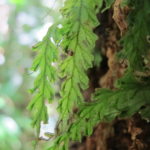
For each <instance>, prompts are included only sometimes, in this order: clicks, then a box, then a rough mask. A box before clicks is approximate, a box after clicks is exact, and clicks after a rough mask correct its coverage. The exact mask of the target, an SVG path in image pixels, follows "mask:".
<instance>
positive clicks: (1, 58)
mask: <svg viewBox="0 0 150 150" xmlns="http://www.w3.org/2000/svg"><path fill="white" fill-rule="evenodd" d="M4 63H5V57H4V55H3V54H0V65H3V64H4Z"/></svg>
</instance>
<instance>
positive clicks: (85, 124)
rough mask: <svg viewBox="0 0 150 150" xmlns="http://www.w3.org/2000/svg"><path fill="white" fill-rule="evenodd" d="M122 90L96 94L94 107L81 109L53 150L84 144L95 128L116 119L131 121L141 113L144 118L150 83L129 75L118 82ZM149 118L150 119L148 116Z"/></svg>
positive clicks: (82, 106) (85, 105) (99, 91)
mask: <svg viewBox="0 0 150 150" xmlns="http://www.w3.org/2000/svg"><path fill="white" fill-rule="evenodd" d="M118 87H119V89H117V90H114V91H112V90H109V89H99V90H97V91H96V93H95V95H94V97H93V99H94V101H93V102H91V103H85V104H83V105H81V106H80V111H79V113H78V115H77V116H76V118H75V121H74V122H73V123H72V124H71V125H70V126H69V128H68V129H66V131H65V132H63V133H62V134H61V135H60V136H59V137H58V138H57V139H56V140H55V142H54V145H53V146H52V147H51V148H50V149H49V150H68V149H65V148H64V149H63V148H62V147H63V146H64V147H65V146H66V141H67V140H68V139H69V140H70V141H81V139H82V137H83V136H89V135H91V134H92V132H93V128H94V127H95V126H96V125H97V124H98V123H99V122H102V121H112V120H114V119H115V118H116V117H123V118H124V117H130V116H132V115H133V114H135V113H137V112H142V113H141V114H142V115H143V114H144V113H145V114H144V117H145V116H146V115H148V114H149V113H147V114H146V112H147V111H148V110H147V109H144V111H143V109H142V107H144V106H150V92H149V91H150V81H148V82H144V81H143V82H141V81H138V79H136V78H134V77H133V75H131V74H127V75H126V76H125V77H123V78H122V79H120V80H119V82H118ZM148 117H150V116H149V115H148Z"/></svg>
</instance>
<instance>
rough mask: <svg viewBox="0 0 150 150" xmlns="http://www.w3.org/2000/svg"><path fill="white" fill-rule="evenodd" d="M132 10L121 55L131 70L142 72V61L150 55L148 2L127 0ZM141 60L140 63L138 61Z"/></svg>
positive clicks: (149, 13) (143, 67) (149, 4)
mask: <svg viewBox="0 0 150 150" xmlns="http://www.w3.org/2000/svg"><path fill="white" fill-rule="evenodd" d="M128 5H129V7H130V8H131V9H132V10H131V12H130V14H129V17H128V22H129V30H128V32H127V34H126V35H125V37H123V40H122V42H123V52H121V53H123V55H124V56H125V57H126V58H127V59H128V61H129V65H130V67H131V69H132V70H140V71H144V69H145V65H144V59H145V58H146V56H147V55H149V53H150V43H149V42H148V40H147V37H148V36H149V35H150V19H149V15H150V11H149V8H150V1H141V0H136V1H134V0H129V1H128ZM140 60H141V61H140Z"/></svg>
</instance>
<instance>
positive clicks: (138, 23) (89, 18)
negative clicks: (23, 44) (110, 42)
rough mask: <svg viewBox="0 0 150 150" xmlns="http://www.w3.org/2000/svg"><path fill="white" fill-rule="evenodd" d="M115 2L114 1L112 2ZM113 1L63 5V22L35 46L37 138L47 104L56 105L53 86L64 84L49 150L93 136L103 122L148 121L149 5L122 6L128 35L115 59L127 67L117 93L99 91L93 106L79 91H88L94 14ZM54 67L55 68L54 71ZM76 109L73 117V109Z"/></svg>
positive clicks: (131, 2)
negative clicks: (137, 118) (138, 116)
mask: <svg viewBox="0 0 150 150" xmlns="http://www.w3.org/2000/svg"><path fill="white" fill-rule="evenodd" d="M116 1H117V0H116ZM114 2H115V0H76V1H75V0H66V1H65V3H64V7H63V8H62V9H61V14H62V20H60V22H59V23H56V24H54V25H53V26H51V27H50V28H49V30H48V33H47V35H46V36H45V37H44V38H43V40H42V41H41V42H39V43H38V44H37V45H35V46H34V48H33V49H34V50H37V53H38V55H37V57H36V58H35V60H34V62H33V66H32V70H33V71H38V72H39V73H38V76H37V78H36V80H35V83H34V88H33V89H32V90H31V91H32V93H33V95H34V97H33V99H32V101H31V102H30V104H29V106H28V108H29V109H30V110H31V112H32V117H33V126H34V127H36V129H37V131H38V133H39V130H40V123H41V121H44V122H47V119H48V115H47V109H46V106H45V101H46V100H48V101H49V103H51V102H52V101H54V100H55V99H54V95H55V91H54V90H53V89H54V88H53V85H54V84H55V82H56V81H58V80H59V79H61V80H62V83H61V89H60V99H59V100H58V112H59V114H60V116H59V122H60V123H59V125H58V128H59V131H58V132H57V133H56V135H55V136H54V137H53V139H54V140H52V141H51V146H50V147H49V150H68V147H69V143H70V141H81V139H82V137H83V136H89V135H91V134H92V131H93V128H94V127H95V126H96V125H97V124H98V123H99V122H102V121H112V120H114V119H115V118H116V117H130V116H132V115H133V114H135V113H140V114H141V116H142V117H143V118H145V119H149V118H150V113H149V111H148V110H149V108H150V92H149V91H150V78H149V73H150V70H149V69H150V67H149V63H150V61H149V59H150V52H149V50H150V42H149V36H150V20H149V15H150V10H149V7H150V1H148V0H145V1H141V0H126V1H124V3H123V4H122V5H123V6H124V5H125V6H128V7H130V11H129V14H128V16H127V22H128V29H127V31H126V33H125V34H123V36H122V39H121V42H120V44H121V46H122V50H121V51H120V52H119V53H118V57H119V58H118V59H124V60H126V62H127V65H128V67H127V69H126V71H125V73H124V76H123V77H122V78H121V79H118V80H117V81H116V84H115V89H113V90H110V89H103V88H100V89H97V90H96V92H95V93H93V98H92V99H93V101H92V102H85V101H84V97H83V94H82V93H83V91H84V90H85V89H87V88H88V86H89V79H88V75H87V71H88V69H89V68H92V67H93V62H94V53H95V52H94V46H95V41H96V39H97V36H96V34H94V33H93V29H94V28H95V27H96V26H97V25H98V24H99V22H98V20H97V17H96V14H97V13H98V12H99V11H100V12H101V13H103V12H104V11H107V10H108V9H110V8H111V7H112V5H113V3H114ZM60 25H61V27H60ZM54 63H56V65H53V64H54ZM74 108H77V109H78V111H77V113H74V112H73V109H74Z"/></svg>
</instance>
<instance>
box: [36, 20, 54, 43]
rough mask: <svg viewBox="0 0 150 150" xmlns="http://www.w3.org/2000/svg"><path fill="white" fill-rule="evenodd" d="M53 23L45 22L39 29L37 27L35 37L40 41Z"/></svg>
mask: <svg viewBox="0 0 150 150" xmlns="http://www.w3.org/2000/svg"><path fill="white" fill-rule="evenodd" d="M52 24H53V22H51V23H47V24H45V25H44V26H43V27H42V28H41V29H38V30H39V31H38V32H37V33H36V39H37V40H38V41H41V40H42V39H43V37H44V36H45V35H46V33H47V30H48V28H49V27H50V26H51V25H52Z"/></svg>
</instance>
